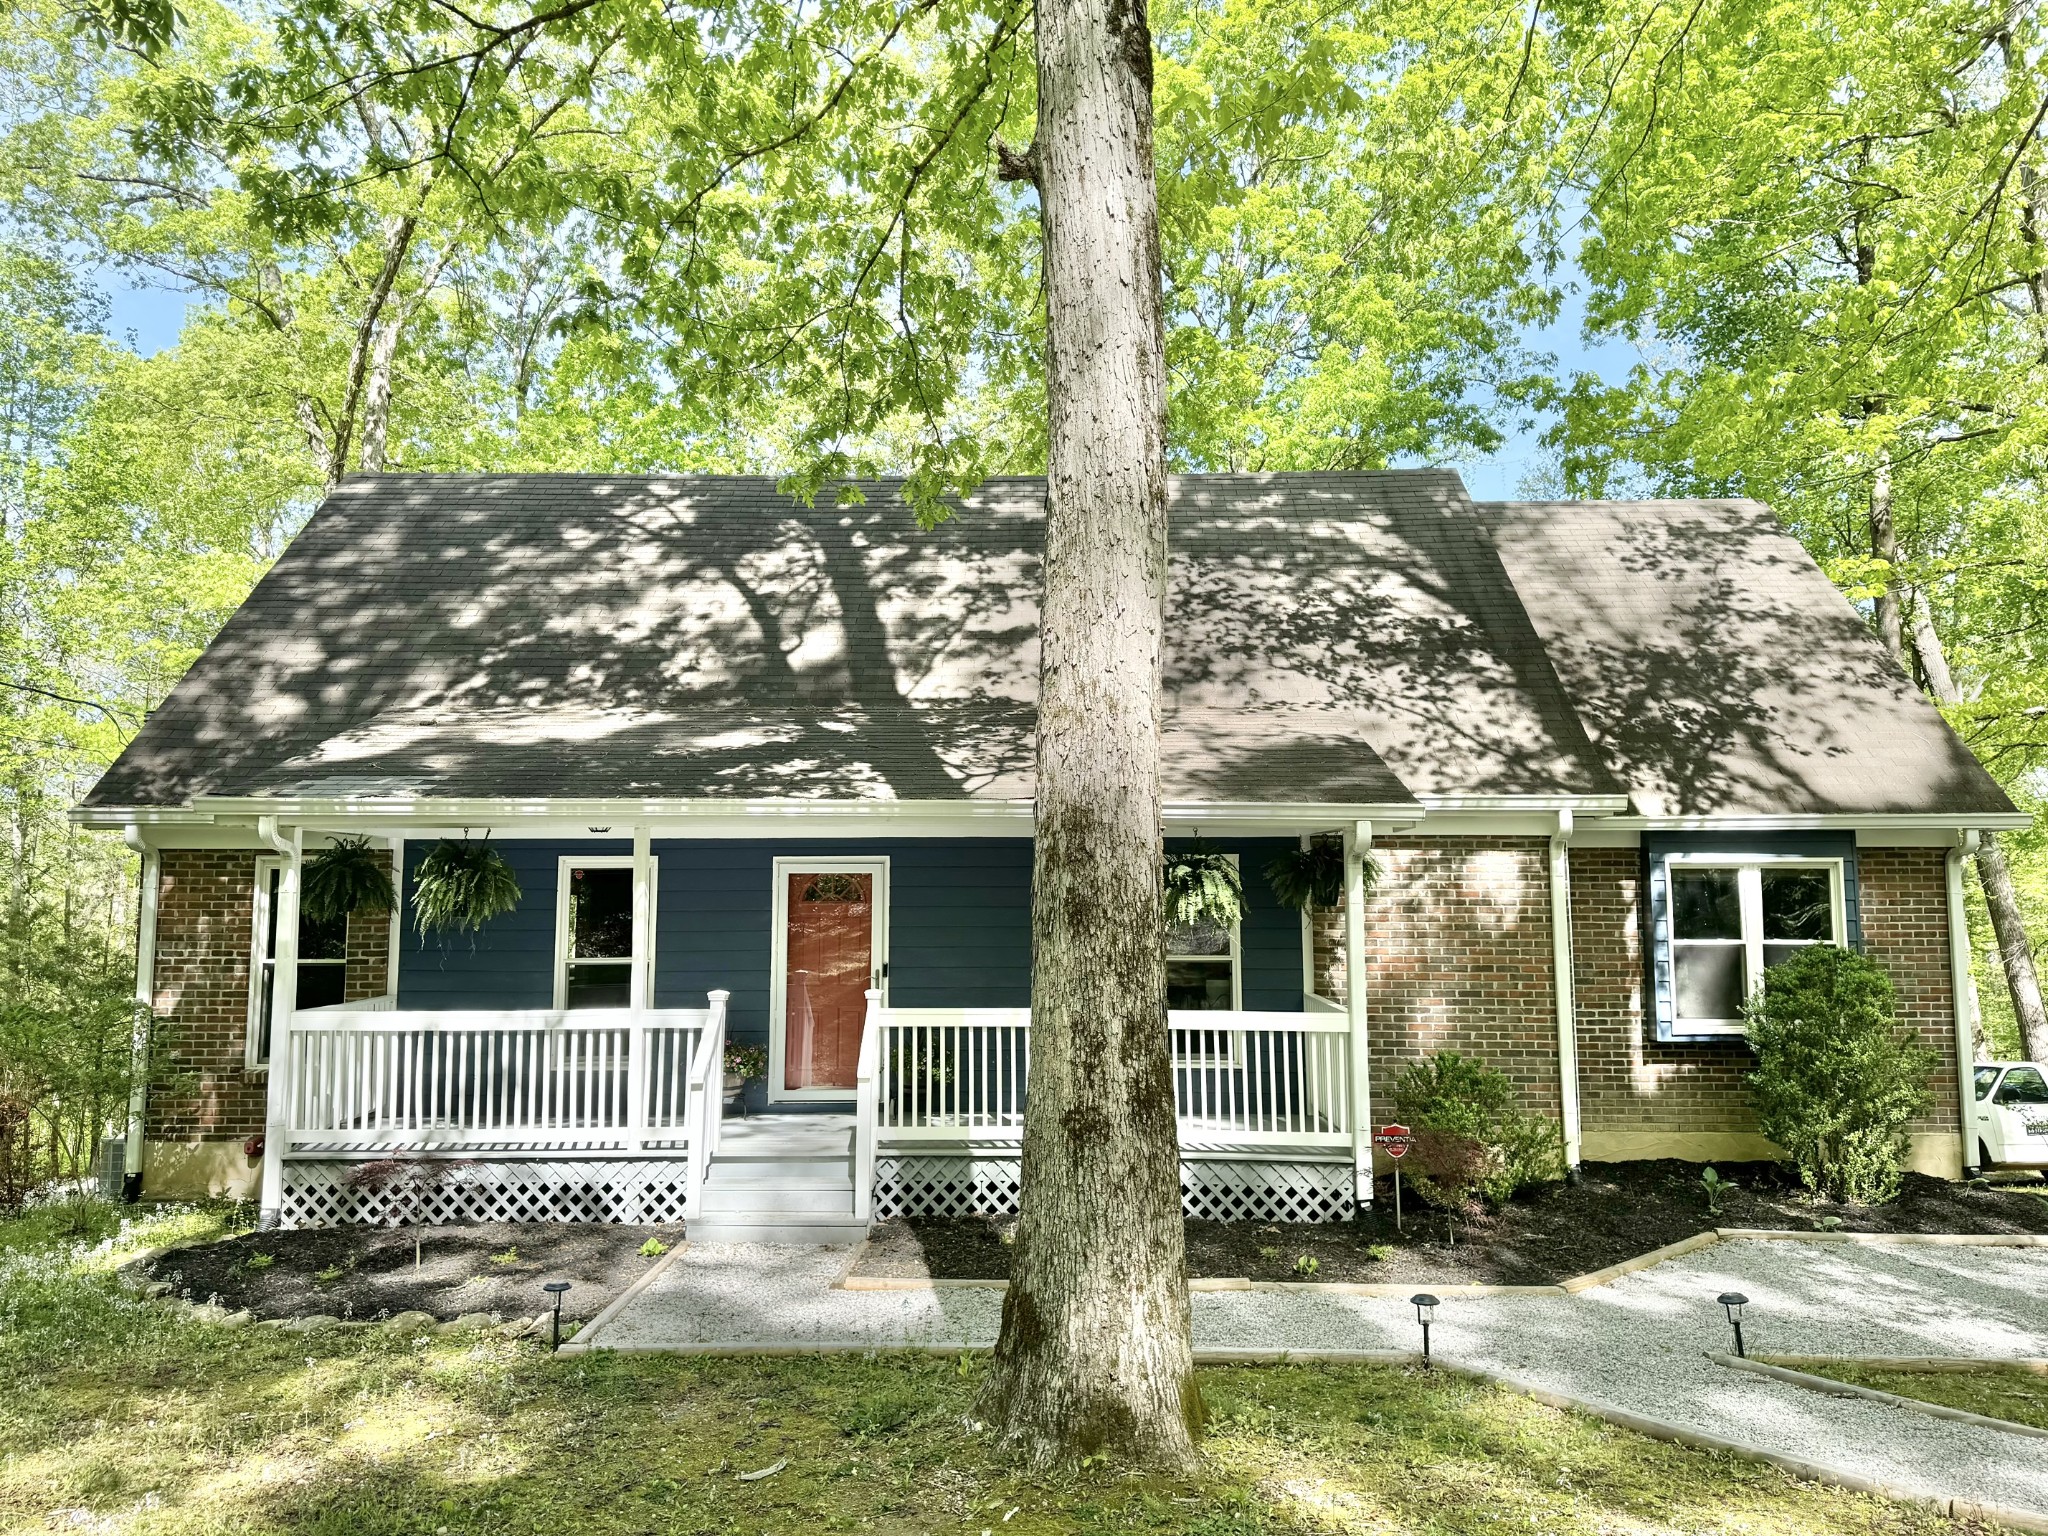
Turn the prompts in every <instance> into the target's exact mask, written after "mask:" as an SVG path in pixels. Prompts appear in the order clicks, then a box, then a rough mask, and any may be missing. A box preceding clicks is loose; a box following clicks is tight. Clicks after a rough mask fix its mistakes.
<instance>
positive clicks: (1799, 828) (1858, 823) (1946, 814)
mask: <svg viewBox="0 0 2048 1536" xmlns="http://www.w3.org/2000/svg"><path fill="white" fill-rule="evenodd" d="M2033 824H2034V819H2033V818H2032V817H2031V816H2028V815H2026V814H2025V813H2024V812H2012V811H1980V812H1956V811H1864V812H1855V813H1849V814H1828V815H1816V816H1615V817H1612V818H1610V819H1609V820H1607V821H1605V822H1603V823H1602V825H1603V826H1607V827H1612V828H1613V829H1614V830H1616V831H1617V832H1859V831H1867V832H1878V831H1885V832H1911V831H1941V832H1953V831H1955V830H1957V829H1958V828H1966V829H1975V830H1979V831H1985V832H2011V831H2017V830H2020V829H2021V828H2025V827H2031V826H2032V825H2033Z"/></svg>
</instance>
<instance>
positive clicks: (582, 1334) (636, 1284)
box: [555, 1238, 690, 1355]
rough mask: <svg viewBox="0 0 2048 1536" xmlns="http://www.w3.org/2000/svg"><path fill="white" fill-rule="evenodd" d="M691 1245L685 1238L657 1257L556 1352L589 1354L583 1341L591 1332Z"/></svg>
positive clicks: (599, 1326)
mask: <svg viewBox="0 0 2048 1536" xmlns="http://www.w3.org/2000/svg"><path fill="white" fill-rule="evenodd" d="M689 1246H690V1243H689V1239H687V1238H685V1239H684V1240H683V1241H681V1242H679V1243H677V1244H676V1245H675V1246H674V1247H672V1248H670V1249H669V1251H668V1252H667V1253H664V1254H663V1255H662V1256H661V1257H660V1258H658V1259H656V1260H655V1261H654V1262H653V1263H652V1264H650V1265H648V1266H647V1267H646V1268H645V1269H643V1270H642V1271H641V1272H640V1273H639V1275H638V1276H637V1277H635V1279H634V1281H633V1283H632V1284H631V1285H629V1286H627V1287H626V1288H625V1289H624V1290H623V1291H621V1292H619V1294H618V1295H616V1296H614V1297H613V1298H612V1299H611V1301H610V1302H609V1303H608V1304H607V1305H606V1307H605V1309H604V1310H603V1311H602V1312H600V1313H598V1314H597V1316H595V1317H593V1318H592V1319H591V1320H590V1321H589V1322H587V1323H584V1324H583V1325H582V1326H581V1327H579V1328H578V1329H577V1330H576V1337H575V1338H573V1339H570V1340H568V1341H567V1342H566V1343H564V1344H563V1345H562V1347H561V1348H560V1349H558V1350H556V1351H555V1353H556V1354H559V1355H584V1354H588V1353H589V1352H590V1346H589V1345H588V1344H586V1343H584V1342H583V1341H584V1340H585V1339H587V1338H589V1337H590V1335H591V1334H593V1333H595V1332H597V1330H598V1329H599V1328H601V1327H603V1326H604V1325H605V1324H606V1323H608V1322H610V1321H611V1320H612V1319H613V1318H615V1317H617V1316H618V1315H619V1313H620V1312H621V1311H623V1310H624V1309H625V1305H626V1303H627V1302H629V1301H631V1300H632V1299H633V1298H634V1297H635V1296H638V1295H639V1294H640V1293H641V1292H642V1291H643V1290H645V1289H646V1288H647V1287H648V1285H650V1284H651V1283H652V1282H653V1280H654V1277H655V1276H656V1275H658V1274H660V1273H661V1272H662V1271H663V1270H665V1269H667V1268H668V1267H669V1265H671V1264H673V1263H675V1261H676V1260H677V1259H679V1258H681V1257H682V1256H683V1254H684V1252H685V1250H687V1249H688V1248H689Z"/></svg>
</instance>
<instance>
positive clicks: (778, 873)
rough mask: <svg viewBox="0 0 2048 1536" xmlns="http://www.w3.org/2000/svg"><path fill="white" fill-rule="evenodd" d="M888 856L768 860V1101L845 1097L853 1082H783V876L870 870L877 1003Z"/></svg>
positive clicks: (885, 955) (884, 962) (885, 934)
mask: <svg viewBox="0 0 2048 1536" xmlns="http://www.w3.org/2000/svg"><path fill="white" fill-rule="evenodd" d="M889 873H890V870H889V858H888V856H887V855H886V854H884V855H881V856H878V857H875V858H860V859H806V858H801V857H795V856H778V857H776V858H774V859H771V860H770V861H769V879H770V881H771V882H772V890H771V903H770V907H769V911H770V912H771V914H772V916H771V918H770V922H771V923H772V924H773V928H774V932H773V934H772V940H773V942H772V943H771V944H770V945H769V950H770V954H769V957H768V1102H769V1103H771V1104H799V1103H802V1102H804V1101H805V1100H814V1101H815V1100H824V1101H829V1102H842V1103H843V1102H846V1101H849V1100H851V1099H852V1098H853V1097H854V1096H855V1094H856V1093H857V1092H858V1091H859V1090H858V1089H855V1088H785V1087H784V1086H783V1083H784V1082H785V1081H786V1080H787V1075H786V1073H785V1071H784V1067H785V1064H786V1060H785V1051H786V1047H787V1044H788V1041H787V1038H786V1037H787V1033H788V1029H789V877H790V876H791V875H873V876H874V877H875V887H874V890H875V894H874V898H873V903H874V917H873V918H872V920H871V921H872V922H873V925H874V926H873V927H872V928H871V929H870V930H869V934H868V949H869V953H868V959H869V961H870V963H871V965H872V971H871V973H870V974H871V976H872V978H873V984H874V985H875V986H877V987H879V988H881V992H882V1006H883V1007H885V1008H886V1007H888V1006H889V899H890V898H889Z"/></svg>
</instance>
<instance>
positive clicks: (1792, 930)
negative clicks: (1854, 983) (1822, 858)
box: [1763, 869, 1835, 943]
mask: <svg viewBox="0 0 2048 1536" xmlns="http://www.w3.org/2000/svg"><path fill="white" fill-rule="evenodd" d="M1763 885H1764V937H1765V938H1766V939H1811V940H1818V941H1819V942H1821V943H1827V942H1829V941H1831V940H1832V939H1833V938H1834V936H1835V902H1834V881H1833V878H1832V877H1831V876H1830V874H1829V872H1828V871H1827V870H1825V869H1766V870H1764V871H1763Z"/></svg>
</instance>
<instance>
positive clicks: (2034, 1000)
mask: <svg viewBox="0 0 2048 1536" xmlns="http://www.w3.org/2000/svg"><path fill="white" fill-rule="evenodd" d="M1907 597H1908V600H1909V603H1910V606H1911V610H1912V615H1913V653H1914V655H1915V656H1916V657H1917V658H1918V660H1919V663H1920V674H1921V676H1923V677H1924V678H1926V679H1927V688H1928V691H1929V692H1930V693H1932V694H1933V695H1934V697H1935V699H1936V701H1937V702H1939V703H1942V704H1960V703H1961V702H1962V691H1961V690H1960V689H1958V688H1957V687H1956V681H1955V674H1954V673H1953V672H1952V671H1950V670H1949V664H1948V653H1947V652H1946V651H1945V650H1944V649H1943V648H1942V644H1941V636H1940V634H1939V633H1938V632H1937V631H1936V630H1935V627H1934V615H1933V612H1932V611H1931V610H1930V609H1929V607H1928V603H1927V594H1926V593H1924V592H1918V591H1911V590H1909V591H1908V593H1907ZM1977 881H1978V883H1979V884H1980V885H1982V886H1983V887H1984V905H1985V907H1986V908H1988V909H1989V910H1990V913H1991V931H1992V933H1993V934H1994V935H1996V937H1997V939H1998V957H1999V959H2000V961H2001V962H2002V963H2003V965H2004V969H2005V989H2006V991H2007V992H2008V993H2010V994H2011V996H2012V1011H2013V1017H2014V1018H2015V1019H2017V1020H2018V1021H2019V1026H2020V1043H2021V1045H2022V1046H2024V1047H2025V1049H2026V1053H2027V1059H2028V1060H2029V1061H2048V1003H2044V1002H2043V1000H2042V997H2041V976H2040V972H2039V971H2038V970H2037V969H2036V968H2035V965H2034V950H2033V946H2032V945H2030V944H2029V943H2028V942H2027V920H2026V917H2025V916H2024V915H2023V914H2022V913H2021V911H2020V900H2019V893H2018V892H2017V891H2016V890H2014V888H2013V883H2012V865H2011V864H2010V863H2009V862H2008V861H2007V859H2006V857H2005V848H2004V846H2003V845H2002V844H2001V843H2000V842H1999V841H1998V834H1997V833H1996V832H1986V833H1984V834H1983V838H1982V841H1981V842H1980V843H1979V844H1978V847H1977Z"/></svg>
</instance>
